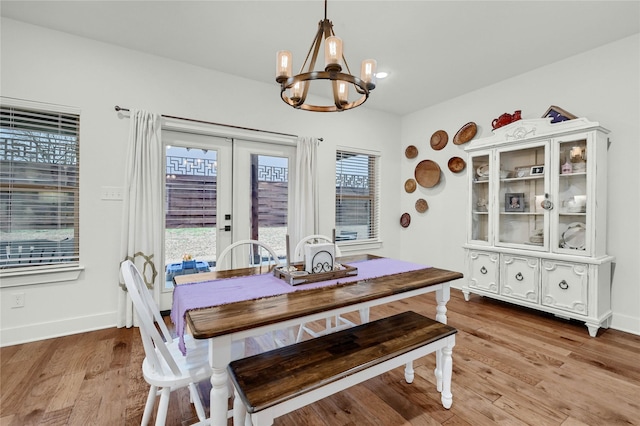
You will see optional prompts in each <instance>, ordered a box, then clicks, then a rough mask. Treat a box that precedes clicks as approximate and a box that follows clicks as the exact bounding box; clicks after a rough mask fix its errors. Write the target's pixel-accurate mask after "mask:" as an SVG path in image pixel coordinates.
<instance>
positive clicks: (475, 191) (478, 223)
mask: <svg viewBox="0 0 640 426" xmlns="http://www.w3.org/2000/svg"><path fill="white" fill-rule="evenodd" d="M489 160H490V159H489V155H488V154H487V155H477V156H474V157H472V158H471V170H472V171H473V175H472V177H471V201H470V202H471V234H470V235H471V239H472V240H474V241H478V242H484V243H487V244H488V243H489V241H490V240H489V238H490V226H489V224H490V212H489V206H490V200H491V198H490V195H491V194H490V185H489V172H490V169H489Z"/></svg>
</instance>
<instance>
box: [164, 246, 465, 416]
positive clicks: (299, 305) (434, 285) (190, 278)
mask: <svg viewBox="0 0 640 426" xmlns="http://www.w3.org/2000/svg"><path fill="white" fill-rule="evenodd" d="M378 258H379V257H378V256H372V255H354V256H343V257H340V258H338V259H337V261H338V262H340V263H342V264H348V265H357V264H358V262H362V261H366V260H371V259H378ZM264 273H265V271H264V269H263V268H244V269H234V270H228V271H212V272H204V273H198V274H189V275H180V276H176V277H175V278H174V284H175V285H176V286H180V285H182V284H193V283H202V284H203V285H204V284H207V285H209V283H211V286H212V287H211V288H212V290H211V291H215V282H216V280H222V279H227V278H233V277H242V276H247V275H256V274H264ZM462 277H463V275H462V274H461V273H460V272H455V271H449V270H445V269H439V268H436V267H429V266H424V267H423V268H420V269H416V270H411V271H408V272H401V273H395V274H393V275H385V276H380V277H377V278H370V279H363V280H359V281H356V282H353V283H349V284H344V285H333V286H327V287H321V288H314V289H308V290H307V289H305V290H300V291H295V292H292V293H287V294H281V295H273V296H270V297H262V298H258V299H255V298H253V299H252V298H251V295H250V294H247V300H241V301H237V302H232V303H225V304H221V305H217V306H211V307H205V308H200V309H193V310H189V311H187V312H186V313H185V320H186V324H187V325H188V328H189V332H190V333H191V334H192V335H193V337H194V338H196V339H208V340H209V363H210V365H211V367H212V369H213V373H212V376H211V386H212V388H211V399H210V404H211V405H210V419H209V420H210V424H211V425H213V426H225V425H226V424H227V418H228V414H229V413H228V398H229V395H228V392H229V387H228V374H227V365H228V364H229V362H231V361H232V351H231V347H232V342H234V341H243V340H244V339H245V338H247V337H252V336H260V335H263V334H265V333H267V332H271V331H275V330H284V329H287V328H289V327H294V326H298V325H300V324H302V323H308V322H313V321H316V320H319V319H324V318H326V317H328V316H335V315H342V314H345V313H347V312H353V311H356V310H360V311H361V312H368V309H366V308H370V307H372V306H376V305H382V304H387V303H391V302H394V301H397V300H401V299H405V298H409V297H413V296H417V295H420V294H424V293H429V292H433V293H434V294H435V298H436V302H437V306H436V312H435V319H436V320H437V321H440V322H442V323H445V324H446V322H447V316H446V312H447V308H446V304H447V302H448V301H449V297H450V282H451V281H453V280H456V279H459V278H462ZM176 294H177V292H176ZM176 294H174V298H175V297H176ZM174 304H175V301H174ZM364 320H365V321H368V318H366V317H365V318H364ZM436 356H437V355H436ZM234 417H235V416H234Z"/></svg>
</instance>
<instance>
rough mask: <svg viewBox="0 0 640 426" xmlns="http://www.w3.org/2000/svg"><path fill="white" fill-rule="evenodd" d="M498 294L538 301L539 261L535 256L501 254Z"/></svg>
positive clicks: (533, 301)
mask: <svg viewBox="0 0 640 426" xmlns="http://www.w3.org/2000/svg"><path fill="white" fill-rule="evenodd" d="M500 259H501V260H500V294H502V295H503V296H507V297H512V298H514V299H518V300H522V301H526V302H530V303H535V304H537V303H539V301H540V299H539V296H538V295H539V292H538V287H539V286H538V283H539V282H540V262H539V261H538V259H536V258H531V257H526V256H512V255H508V254H503V255H502V256H501V258H500Z"/></svg>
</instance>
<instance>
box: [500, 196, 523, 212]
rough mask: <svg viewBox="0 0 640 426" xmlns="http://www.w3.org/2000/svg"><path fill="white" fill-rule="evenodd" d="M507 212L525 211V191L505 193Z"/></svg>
mask: <svg viewBox="0 0 640 426" xmlns="http://www.w3.org/2000/svg"><path fill="white" fill-rule="evenodd" d="M504 211H505V212H523V211H524V192H507V193H506V194H504Z"/></svg>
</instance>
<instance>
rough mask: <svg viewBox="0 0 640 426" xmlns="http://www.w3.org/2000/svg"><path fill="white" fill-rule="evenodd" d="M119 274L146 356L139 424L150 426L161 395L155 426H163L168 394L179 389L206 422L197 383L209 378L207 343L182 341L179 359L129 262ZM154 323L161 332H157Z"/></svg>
mask: <svg viewBox="0 0 640 426" xmlns="http://www.w3.org/2000/svg"><path fill="white" fill-rule="evenodd" d="M120 271H121V273H122V277H123V279H124V283H125V285H126V287H127V291H128V293H129V296H130V297H131V301H132V302H133V306H134V307H135V310H136V313H137V316H138V320H139V323H140V327H139V328H140V336H141V338H142V344H143V346H144V352H145V359H144V360H143V362H142V375H143V377H144V379H145V381H146V382H147V383H148V384H149V386H150V388H149V396H148V397H147V402H146V405H145V408H144V413H143V415H142V421H141V422H140V424H141V425H146V424H147V423H148V422H149V419H150V418H151V412H152V410H153V407H154V405H155V399H156V396H157V395H160V402H159V403H158V411H157V413H156V425H164V424H165V422H166V419H167V409H168V407H169V398H170V395H171V392H172V391H174V390H176V389H180V388H188V389H189V393H190V398H191V402H192V403H193V405H194V406H195V409H196V413H197V415H198V419H199V420H200V421H204V420H206V414H205V411H204V406H203V404H202V400H201V399H200V395H199V394H198V390H197V383H199V382H201V381H203V380H209V379H210V378H211V367H209V362H208V344H207V341H206V340H203V341H201V343H198V341H196V340H195V339H192V338H187V339H185V343H186V345H187V355H186V356H185V355H182V352H180V349H179V348H178V341H177V340H174V339H173V338H172V337H171V334H170V333H169V330H168V329H167V326H166V324H165V323H164V320H163V319H162V316H161V314H160V310H159V309H158V306H157V305H156V303H155V301H154V300H153V297H152V296H151V293H150V292H149V289H148V288H147V286H146V284H145V283H144V280H143V278H142V275H141V274H140V271H139V270H138V268H137V267H136V266H135V265H134V264H133V262H131V261H130V260H125V261H124V262H122V264H121V266H120ZM156 323H157V324H158V327H159V329H160V331H158V328H156V325H155V324H156ZM186 337H187V336H185V338H186Z"/></svg>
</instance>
